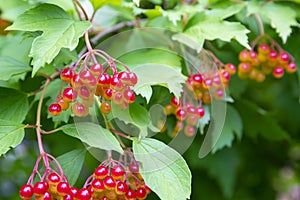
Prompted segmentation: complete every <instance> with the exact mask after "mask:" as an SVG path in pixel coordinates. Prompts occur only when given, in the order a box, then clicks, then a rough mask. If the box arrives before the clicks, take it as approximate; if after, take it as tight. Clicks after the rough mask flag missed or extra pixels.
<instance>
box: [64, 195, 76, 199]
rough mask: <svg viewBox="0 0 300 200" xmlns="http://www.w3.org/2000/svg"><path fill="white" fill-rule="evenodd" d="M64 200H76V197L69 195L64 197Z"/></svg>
mask: <svg viewBox="0 0 300 200" xmlns="http://www.w3.org/2000/svg"><path fill="white" fill-rule="evenodd" d="M63 200H74V197H73V196H72V195H70V194H67V195H66V196H64V199H63Z"/></svg>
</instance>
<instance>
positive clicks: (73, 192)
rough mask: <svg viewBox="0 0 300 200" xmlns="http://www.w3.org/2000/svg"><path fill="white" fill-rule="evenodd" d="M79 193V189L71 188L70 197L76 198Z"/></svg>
mask: <svg viewBox="0 0 300 200" xmlns="http://www.w3.org/2000/svg"><path fill="white" fill-rule="evenodd" d="M77 192H78V189H77V188H75V187H71V188H70V191H69V195H71V196H72V197H76V194H77Z"/></svg>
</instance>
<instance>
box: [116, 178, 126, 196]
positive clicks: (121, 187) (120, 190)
mask: <svg viewBox="0 0 300 200" xmlns="http://www.w3.org/2000/svg"><path fill="white" fill-rule="evenodd" d="M127 191H128V186H127V185H126V183H124V182H123V181H118V183H117V185H116V193H117V194H118V195H124V194H126V192H127Z"/></svg>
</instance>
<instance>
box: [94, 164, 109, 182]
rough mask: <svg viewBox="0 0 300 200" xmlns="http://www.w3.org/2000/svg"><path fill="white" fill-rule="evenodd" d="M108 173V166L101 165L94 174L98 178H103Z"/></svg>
mask: <svg viewBox="0 0 300 200" xmlns="http://www.w3.org/2000/svg"><path fill="white" fill-rule="evenodd" d="M107 175H108V169H107V167H105V166H103V165H100V166H99V167H97V169H96V170H95V171H94V176H95V178H97V179H103V178H105V177H106V176H107Z"/></svg>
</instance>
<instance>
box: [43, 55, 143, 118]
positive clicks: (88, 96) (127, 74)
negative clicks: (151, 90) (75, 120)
mask: <svg viewBox="0 0 300 200" xmlns="http://www.w3.org/2000/svg"><path fill="white" fill-rule="evenodd" d="M88 53H90V54H92V53H95V55H98V56H100V55H101V56H100V57H101V58H102V59H104V60H105V62H104V63H103V64H99V63H98V61H97V60H96V59H95V55H93V54H92V55H90V54H86V55H85V57H84V56H83V57H82V58H81V59H83V58H84V62H83V67H81V68H80V69H79V71H78V72H77V71H76V69H77V67H78V66H79V65H80V61H81V59H79V61H78V62H77V63H76V64H75V65H74V66H73V67H71V68H66V69H63V70H62V71H61V73H60V79H61V80H62V81H63V82H65V83H67V87H66V88H64V89H63V90H62V91H61V92H60V93H59V94H58V96H57V99H56V102H55V103H53V104H51V105H50V106H49V109H48V110H49V112H50V114H51V115H53V116H57V115H59V114H60V113H61V112H62V110H67V109H68V108H69V106H70V104H72V106H71V111H72V113H73V114H74V115H75V116H78V117H85V116H87V115H88V113H89V107H91V106H93V105H94V97H95V96H96V97H98V98H99V102H100V110H101V112H102V113H103V114H108V113H109V112H110V111H111V101H113V102H114V103H115V104H116V105H118V106H119V107H120V108H122V109H125V108H127V107H128V105H129V104H130V103H133V102H134V100H135V94H134V92H133V91H132V90H131V87H132V86H134V85H135V84H136V83H137V76H136V74H135V73H134V72H131V71H130V70H129V68H128V67H127V66H125V65H124V64H123V63H121V62H120V61H118V60H115V59H113V58H111V57H110V56H109V55H107V54H106V53H105V52H102V51H100V50H95V52H88ZM100 53H102V54H104V55H105V56H106V57H108V59H106V57H104V56H103V55H102V54H100ZM89 57H92V58H94V59H93V61H92V63H91V64H87V62H88V59H89ZM115 62H118V63H119V64H121V65H122V66H123V67H125V69H126V71H121V72H118V70H117V67H116V65H115ZM109 69H111V70H112V75H110V74H109V73H108V70H109Z"/></svg>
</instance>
